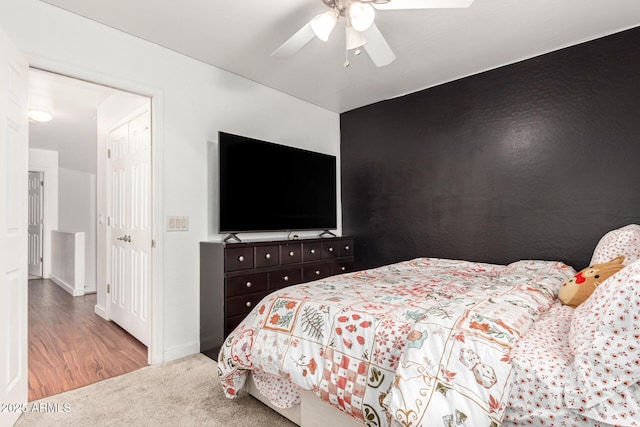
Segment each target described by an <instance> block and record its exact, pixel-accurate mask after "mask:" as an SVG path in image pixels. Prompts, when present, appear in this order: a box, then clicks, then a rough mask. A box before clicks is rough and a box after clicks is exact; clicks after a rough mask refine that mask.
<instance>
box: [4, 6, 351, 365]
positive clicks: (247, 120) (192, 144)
mask: <svg viewBox="0 0 640 427" xmlns="http://www.w3.org/2000/svg"><path fill="white" fill-rule="evenodd" d="M0 26H2V27H3V28H4V30H5V31H6V32H7V33H8V35H9V37H10V38H11V39H12V40H13V42H14V43H15V44H16V45H17V46H18V48H19V49H21V50H22V51H23V52H25V54H26V55H27V58H28V59H29V61H30V62H31V64H33V65H38V66H39V67H43V68H48V69H50V70H52V71H58V72H62V73H65V74H69V75H72V76H79V77H83V78H85V79H90V80H94V81H97V82H99V83H107V84H110V85H112V86H116V87H120V88H123V89H129V90H132V91H138V92H140V93H142V94H148V95H153V97H154V99H153V108H154V110H153V121H154V127H153V130H154V180H155V183H154V204H155V213H154V227H155V230H156V239H157V241H158V248H157V249H156V252H155V256H156V264H155V265H156V275H155V280H156V284H157V285H158V286H157V288H156V289H154V293H153V295H154V297H153V302H154V308H153V315H154V316H155V317H154V319H153V327H152V346H153V351H152V360H153V361H154V362H161V361H163V360H165V361H166V360H172V359H175V358H178V357H182V356H185V355H188V354H191V353H194V352H197V351H198V350H199V297H198V295H199V292H198V291H199V277H198V276H199V273H198V266H199V261H198V242H199V241H202V240H207V239H210V238H212V237H215V238H220V236H217V235H213V234H212V232H211V230H212V229H211V222H212V221H213V216H212V215H213V212H215V211H216V210H217V209H216V207H215V201H214V204H213V207H210V202H209V201H210V197H211V196H210V195H211V194H212V191H213V188H215V186H216V183H215V182H211V180H210V177H211V171H210V170H209V169H210V168H211V167H212V164H211V163H212V161H211V158H212V157H211V152H212V149H211V147H210V146H209V145H210V144H213V145H214V146H215V144H216V142H217V133H218V131H219V130H223V131H227V132H231V133H237V134H242V135H246V136H249V137H254V138H260V139H266V140H269V141H273V142H279V143H283V144H290V145H295V146H298V147H301V148H308V149H312V150H317V151H321V152H324V153H328V154H334V155H339V140H340V123H339V116H338V114H336V113H333V112H330V111H328V110H325V109H322V108H319V107H317V106H314V105H311V104H309V103H306V102H303V101H301V100H299V99H296V98H293V97H291V96H288V95H286V94H283V93H281V92H278V91H275V90H273V89H270V88H267V87H265V86H261V85H259V84H257V83H255V82H252V81H249V80H247V79H244V78H241V77H238V76H236V75H234V74H231V73H229V72H226V71H223V70H220V69H217V68H214V67H211V66H209V65H206V64H203V63H201V62H198V61H196V60H193V59H190V58H187V57H185V56H183V55H179V54H176V53H174V52H171V51H169V50H167V49H165V48H162V47H160V46H157V45H154V44H151V43H148V42H145V41H143V40H141V39H137V38H135V37H132V36H129V35H127V34H124V33H122V32H119V31H117V30H114V29H112V28H109V27H106V26H103V25H100V24H97V23H95V22H93V21H90V20H88V19H85V18H81V17H79V16H76V15H73V14H71V13H68V12H66V11H63V10H61V9H58V8H55V7H53V6H50V5H48V4H46V3H43V2H41V1H38V0H3V1H2V2H0ZM194 42H195V43H203V42H206V43H209V44H210V45H211V49H215V48H216V43H217V42H216V41H215V40H210V41H202V40H194ZM267 53H268V52H267ZM265 54H266V53H265ZM338 162H339V159H338ZM338 164H339V163H338ZM215 176H216V175H215V173H213V177H215ZM339 188H340V183H339V180H338V189H339ZM339 206H340V205H339ZM339 212H340V209H339ZM169 215H185V216H188V217H189V231H188V232H174V233H165V232H164V218H165V216H169ZM158 316H161V318H160V319H158Z"/></svg>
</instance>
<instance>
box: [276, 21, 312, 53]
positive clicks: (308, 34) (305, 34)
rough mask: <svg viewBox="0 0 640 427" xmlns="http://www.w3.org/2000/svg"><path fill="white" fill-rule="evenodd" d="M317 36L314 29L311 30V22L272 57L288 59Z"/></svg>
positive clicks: (283, 44)
mask: <svg viewBox="0 0 640 427" xmlns="http://www.w3.org/2000/svg"><path fill="white" fill-rule="evenodd" d="M315 36H316V35H315V34H314V32H313V29H311V21H309V22H307V23H306V24H305V25H304V26H303V27H302V28H300V29H299V30H298V31H297V32H296V33H295V34H294V35H292V36H291V37H290V38H289V40H287V41H286V42H284V43H282V45H281V46H280V47H279V48H277V49H276V50H275V51H274V52H273V53H272V54H271V56H275V57H276V58H288V57H289V56H291V55H293V54H294V53H296V52H297V51H299V50H300V49H302V48H303V47H304V46H305V45H306V44H307V43H309V42H310V41H311V39H313V38H314V37H315Z"/></svg>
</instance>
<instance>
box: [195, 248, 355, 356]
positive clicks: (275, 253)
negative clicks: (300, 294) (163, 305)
mask: <svg viewBox="0 0 640 427" xmlns="http://www.w3.org/2000/svg"><path fill="white" fill-rule="evenodd" d="M353 249H354V248H353V238H351V237H332V238H316V239H300V240H270V241H259V242H247V243H245V242H243V243H222V242H201V243H200V351H202V352H207V353H211V352H217V351H218V349H219V348H220V346H221V345H222V343H223V341H224V338H225V337H226V336H227V335H228V334H229V333H230V332H231V331H232V330H233V329H234V328H235V327H236V326H237V325H238V324H239V323H240V322H241V321H242V319H243V318H244V317H245V316H246V315H247V314H248V313H249V312H250V311H251V310H252V309H253V307H254V306H255V305H256V304H258V302H259V301H260V300H261V299H262V298H263V297H265V296H266V295H267V294H269V293H270V292H273V291H275V290H277V289H281V288H284V287H287V286H291V285H295V284H298V283H304V282H310V281H312V280H317V279H322V278H323V277H328V276H333V275H336V274H340V273H345V272H348V271H352V270H353V253H354V251H353Z"/></svg>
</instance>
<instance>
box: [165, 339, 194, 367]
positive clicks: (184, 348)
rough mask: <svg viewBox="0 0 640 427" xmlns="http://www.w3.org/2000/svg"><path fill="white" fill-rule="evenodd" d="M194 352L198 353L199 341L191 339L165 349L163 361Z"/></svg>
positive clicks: (169, 360) (179, 357)
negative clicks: (188, 341)
mask: <svg viewBox="0 0 640 427" xmlns="http://www.w3.org/2000/svg"><path fill="white" fill-rule="evenodd" d="M196 353H200V341H192V342H190V343H186V344H181V345H178V346H175V347H171V348H168V349H166V350H165V351H164V352H163V356H164V357H163V359H164V360H163V362H165V363H166V362H171V361H172V360H177V359H181V358H183V357H186V356H191V355H192V354H196Z"/></svg>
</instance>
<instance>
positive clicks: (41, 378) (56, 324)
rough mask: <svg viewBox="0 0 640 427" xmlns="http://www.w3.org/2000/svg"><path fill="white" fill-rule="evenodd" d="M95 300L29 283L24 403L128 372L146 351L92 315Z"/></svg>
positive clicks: (141, 363) (50, 285)
mask: <svg viewBox="0 0 640 427" xmlns="http://www.w3.org/2000/svg"><path fill="white" fill-rule="evenodd" d="M95 304H96V295H95V294H91V295H85V296H81V297H72V296H71V295H69V294H68V293H67V292H65V291H64V290H63V289H61V288H60V287H59V286H58V285H56V284H55V283H53V282H52V281H50V280H42V279H40V280H29V401H32V400H36V399H40V398H42V397H46V396H51V395H53V394H58V393H61V392H63V391H67V390H71V389H74V388H78V387H82V386H85V385H88V384H92V383H95V382H98V381H101V380H104V379H107V378H111V377H115V376H117V375H122V374H125V373H127V372H132V371H135V370H137V369H140V368H141V367H143V366H146V365H147V347H145V346H144V345H143V344H142V343H140V342H139V341H138V340H136V339H135V338H133V337H132V336H131V335H129V334H128V333H127V332H125V331H124V330H123V329H122V328H120V327H119V326H118V325H116V324H115V323H113V322H107V321H106V320H104V319H102V318H101V317H100V316H98V315H97V314H95V313H94V306H95Z"/></svg>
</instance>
